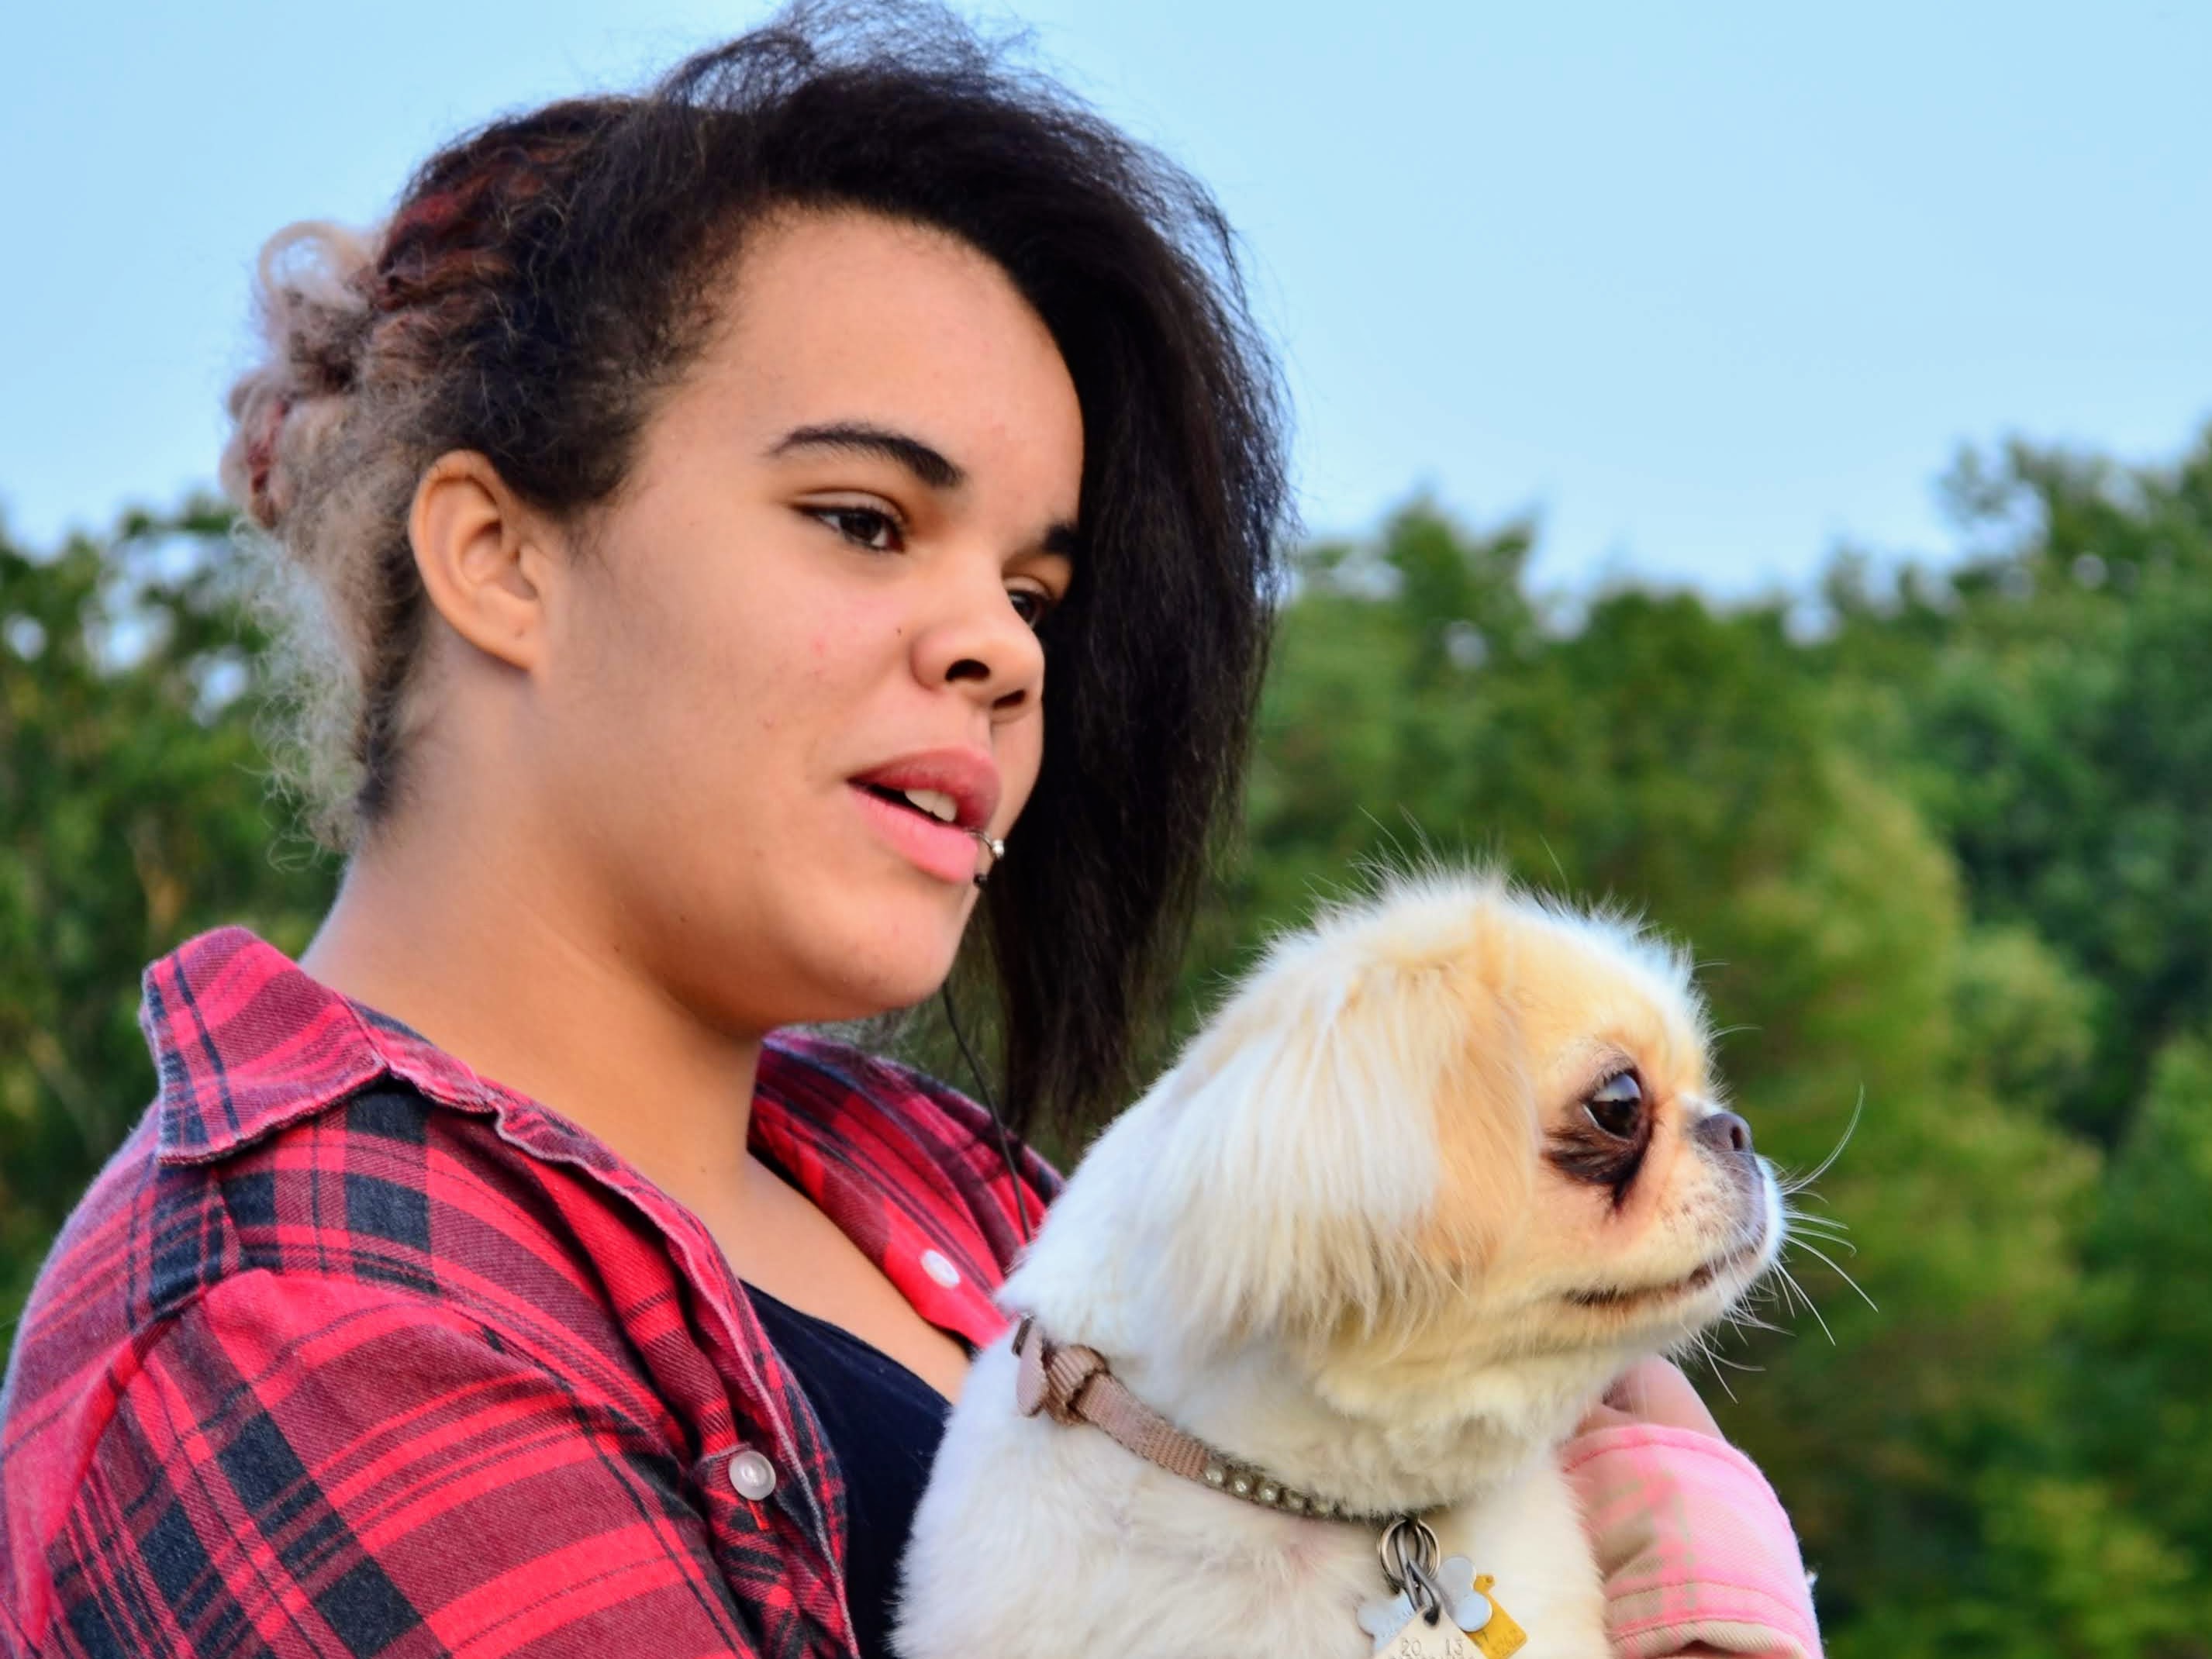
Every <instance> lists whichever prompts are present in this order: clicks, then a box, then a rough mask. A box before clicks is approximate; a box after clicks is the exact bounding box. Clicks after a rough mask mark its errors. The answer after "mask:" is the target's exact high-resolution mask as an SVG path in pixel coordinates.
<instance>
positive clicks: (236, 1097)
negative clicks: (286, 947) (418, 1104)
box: [138, 927, 520, 1164]
mask: <svg viewBox="0 0 2212 1659" xmlns="http://www.w3.org/2000/svg"><path fill="white" fill-rule="evenodd" d="M144 992H145V1000H144V1001H143V1004H142V1005H141V1006H140V1008H139V1012H138V1021H139V1024H140V1025H141V1026H142V1027H143V1029H144V1030H145V1033H146V1046H147V1047H148V1048H149V1049H150V1050H152V1052H153V1056H154V1066H155V1073H156V1075H157V1077H158V1078H159V1079H160V1092H159V1094H158V1096H157V1097H156V1099H155V1110H156V1112H157V1114H158V1116H159V1124H158V1128H159V1141H158V1148H159V1155H160V1157H161V1161H162V1162H163V1163H165V1164H199V1163H206V1162H209V1161H210V1160H213V1159H216V1158H224V1157H227V1156H228V1155H229V1154H230V1153H232V1152H235V1151H237V1150H238V1149H239V1148H240V1147H241V1146H248V1145H250V1144H251V1143H252V1142H254V1141H256V1140H258V1139H261V1138H262V1137H263V1136H264V1135H267V1134H270V1133H273V1132H275V1131H276V1130H277V1129H280V1128H283V1127H284V1126H285V1125H287V1124H289V1123H295V1122H297V1121H300V1120H301V1119H302V1118H306V1117H310V1116H313V1115H314V1114H315V1113H317V1112H320V1111H323V1110H325V1109H327V1108H328V1107H330V1106H331V1105H332V1104H334V1103H337V1101H340V1100H342V1099H344V1098H345V1097H347V1096H349V1095H350V1094H353V1093H354V1092H355V1091H357V1090H359V1089H361V1088H362V1087H363V1086H365V1085H368V1084H370V1083H374V1082H375V1081H376V1080H378V1079H380V1078H385V1077H393V1078H398V1079H403V1080H404V1081H405V1082H408V1083H410V1084H412V1085H414V1086H415V1087H416V1088H417V1089H420V1090H421V1091H422V1092H423V1093H424V1094H425V1095H427V1096H428V1097H430V1098H432V1099H433V1100H435V1101H438V1102H440V1103H442V1104H444V1105H447V1106H452V1107H455V1108H457V1109H460V1110H463V1111H474V1112H490V1111H496V1110H498V1109H501V1107H503V1106H506V1105H508V1104H515V1103H520V1097H518V1096H516V1095H514V1094H513V1093H512V1092H511V1091H507V1090H506V1089H503V1088H501V1087H500V1086H499V1085H497V1084H495V1083H491V1082H489V1081H488V1080H486V1079H483V1078H480V1077H478V1076H477V1074H476V1073H474V1072H472V1071H471V1070H470V1069H469V1067H468V1066H465V1065H464V1064H463V1063H462V1062H461V1061H459V1060H456V1059H454V1058H453V1056H452V1055H451V1054H447V1053H446V1052H445V1051H444V1050H442V1049H441V1048H436V1047H435V1046H434V1045H433V1044H431V1043H430V1042H427V1041H426V1040H424V1039H423V1038H422V1037H421V1036H417V1035H416V1033H415V1032H413V1031H411V1030H408V1028H407V1027H405V1026H404V1025H402V1024H400V1023H399V1022H398V1021H397V1020H395V1019H390V1018H386V1017H385V1016H384V1015H381V1014H379V1013H377V1012H374V1010H373V1009H369V1008H366V1007H363V1006H362V1005H361V1004H359V1003H357V1002H355V1001H353V1000H350V999H349V998H347V997H344V996H341V995H340V994H338V993H337V992H336V991H333V990H331V988H330V987H327V986H325V985H323V984H321V983H319V981H316V980H314V979H312V978H310V977H309V976H308V975H307V974H306V973H305V972H303V971H302V970H301V968H300V967H299V965H298V964H297V963H295V962H293V960H292V959H291V958H290V957H288V956H286V955H285V954H284V953H283V951H279V950H278V949H276V946H274V945H270V944H267V943H265V942H264V941H263V940H262V939H258V938H256V937H255V936H254V935H253V934H252V933H249V932H248V931H246V929H245V928H243V927H221V928H217V929H216V931H215V932H213V933H203V934H201V935H200V936H199V937H198V938H197V939H192V940H191V941H190V942H188V943H187V944H185V945H182V946H181V947H179V949H178V950H176V951H173V952H171V953H170V954H169V955H168V956H166V957H162V958H161V960H160V961H159V962H156V963H154V964H153V965H152V966H151V967H149V968H148V969H146V975H145V981H144Z"/></svg>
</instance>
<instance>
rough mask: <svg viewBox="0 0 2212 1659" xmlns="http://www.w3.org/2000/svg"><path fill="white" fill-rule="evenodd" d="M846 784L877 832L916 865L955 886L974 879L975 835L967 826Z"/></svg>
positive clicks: (858, 786) (855, 785) (862, 787)
mask: <svg viewBox="0 0 2212 1659" xmlns="http://www.w3.org/2000/svg"><path fill="white" fill-rule="evenodd" d="M847 787H848V789H850V790H851V792H852V794H853V798H854V800H855V801H857V802H858V803H859V805H860V812H861V815H862V816H863V817H866V819H867V820H868V822H869V823H871V824H872V825H873V826H874V828H875V830H876V833H877V834H878V835H879V836H882V837H883V838H884V840H885V841H887V842H890V844H891V846H892V847H893V848H896V850H897V851H899V852H901V853H902V854H905V855H906V857H907V859H908V861H910V862H911V863H912V864H913V865H914V866H915V867H916V868H917V869H919V870H921V871H922V872H924V873H926V874H928V875H933V876H935V877H936V878H938V879H939V881H943V882H950V883H952V884H955V885H958V886H966V885H967V884H969V883H970V882H973V881H974V880H975V860H976V850H975V836H973V835H971V834H969V832H968V831H967V830H965V829H961V828H960V827H959V826H958V825H957V824H952V823H939V822H938V821H937V820H936V819H934V818H933V817H927V815H925V814H924V813H922V812H921V811H917V810H916V809H915V808H914V807H911V806H898V805H893V804H892V803H891V802H890V801H888V800H885V799H884V798H883V797H882V796H881V795H878V794H876V793H873V792H872V791H871V790H869V789H868V788H866V787H864V786H862V785H860V784H857V783H854V784H848V786H847Z"/></svg>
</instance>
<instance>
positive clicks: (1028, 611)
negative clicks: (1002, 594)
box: [1006, 587, 1052, 628]
mask: <svg viewBox="0 0 2212 1659" xmlns="http://www.w3.org/2000/svg"><path fill="white" fill-rule="evenodd" d="M1006 603H1007V604H1009V605H1012V606H1013V607H1014V614H1015V615H1016V616H1017V617H1020V618H1021V619H1022V620H1023V621H1024V623H1028V624H1029V625H1030V627H1031V628H1035V627H1036V625H1037V624H1038V623H1041V622H1042V621H1043V620H1044V619H1045V615H1046V613H1047V612H1048V611H1050V610H1051V609H1052V596H1051V595H1050V594H1048V593H1040V592H1038V591H1037V590H1036V588H1034V587H1010V588H1008V589H1007V590H1006Z"/></svg>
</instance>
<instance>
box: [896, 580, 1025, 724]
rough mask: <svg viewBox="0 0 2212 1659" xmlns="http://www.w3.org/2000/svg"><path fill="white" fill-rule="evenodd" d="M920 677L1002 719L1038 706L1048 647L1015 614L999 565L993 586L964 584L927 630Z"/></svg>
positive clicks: (918, 644) (919, 650) (921, 643)
mask: <svg viewBox="0 0 2212 1659" xmlns="http://www.w3.org/2000/svg"><path fill="white" fill-rule="evenodd" d="M915 677H916V678H919V679H920V680H921V683H922V684H925V685H928V686H939V685H951V686H957V687H959V688H962V689H963V690H966V691H967V692H968V693H969V695H970V696H973V697H975V700H976V701H977V702H980V703H981V704H982V705H983V706H985V707H986V708H989V709H990V710H991V711H992V712H993V713H994V714H1014V713H1018V712H1019V711H1020V710H1022V709H1024V708H1027V707H1028V706H1029V705H1030V703H1032V702H1034V701H1035V700H1036V696H1037V694H1038V691H1039V690H1040V688H1041V686H1042V682H1043V679H1044V647H1043V646H1042V644H1040V643H1039V642H1038V640H1037V636H1036V631H1035V630H1034V629H1031V628H1030V624H1029V623H1027V622H1026V621H1025V620H1024V618H1023V617H1022V615H1021V613H1020V612H1019V611H1016V610H1015V609H1014V603H1013V601H1012V599H1010V598H1008V597H1007V593H1006V587H1005V586H1004V585H1003V583H1002V581H1001V579H1000V575H999V573H998V569H997V567H996V564H995V562H994V565H993V567H992V569H991V572H990V580H989V582H988V584H987V585H986V584H985V583H983V582H981V581H978V580H966V581H963V582H962V583H961V584H960V585H959V587H958V589H957V592H955V593H952V594H950V595H948V598H947V601H946V603H945V606H944V608H943V610H942V611H941V612H940V613H939V615H938V616H937V617H936V618H935V619H934V620H933V622H932V623H930V624H929V625H928V626H927V627H926V628H925V629H923V630H922V633H921V636H920V638H918V639H917V640H916V641H915Z"/></svg>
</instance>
